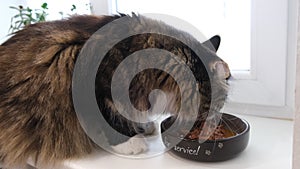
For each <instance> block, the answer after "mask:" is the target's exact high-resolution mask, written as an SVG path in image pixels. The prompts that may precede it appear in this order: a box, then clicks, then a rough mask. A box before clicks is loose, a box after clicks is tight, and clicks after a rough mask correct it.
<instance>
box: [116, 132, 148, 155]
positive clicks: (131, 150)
mask: <svg viewBox="0 0 300 169" xmlns="http://www.w3.org/2000/svg"><path fill="white" fill-rule="evenodd" d="M112 149H113V151H115V152H116V153H119V154H124V155H129V154H140V153H143V152H145V151H147V150H148V144H147V142H146V140H145V138H144V137H143V136H141V135H136V136H134V137H131V138H130V139H129V140H128V141H126V142H124V143H121V144H118V145H115V146H112Z"/></svg>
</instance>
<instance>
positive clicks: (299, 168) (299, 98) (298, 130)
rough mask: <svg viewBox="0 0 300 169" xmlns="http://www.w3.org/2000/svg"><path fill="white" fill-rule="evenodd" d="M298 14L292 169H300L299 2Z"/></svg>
mask: <svg viewBox="0 0 300 169" xmlns="http://www.w3.org/2000/svg"><path fill="white" fill-rule="evenodd" d="M298 12H299V15H298V49H297V52H298V54H297V73H296V102H295V103H296V112H295V121H294V123H295V124H294V151H293V152H294V153H293V159H294V160H293V169H300V161H299V159H300V4H299V10H298Z"/></svg>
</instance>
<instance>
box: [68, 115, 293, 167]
mask: <svg viewBox="0 0 300 169" xmlns="http://www.w3.org/2000/svg"><path fill="white" fill-rule="evenodd" d="M238 116H239V117H242V118H244V119H246V120H247V121H248V122H249V123H250V125H251V131H250V142H249V145H248V147H247V148H246V150H245V151H244V152H243V153H242V154H240V155H239V156H238V157H236V158H234V159H232V160H229V161H225V162H217V163H202V162H193V161H189V160H185V159H182V158H179V157H176V156H174V155H172V154H171V153H164V154H162V155H159V156H156V157H152V158H146V159H129V158H124V157H119V156H116V155H113V154H110V153H107V152H105V151H100V152H97V153H94V154H92V155H90V156H88V157H86V158H83V159H80V160H74V161H68V162H65V167H64V168H67V169H135V168H136V169H160V168H163V169H169V168H170V169H182V168H183V167H184V168H188V169H291V166H292V133H293V122H292V121H288V120H278V119H270V118H261V117H254V116H246V115H238Z"/></svg>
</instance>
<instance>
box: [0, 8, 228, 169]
mask: <svg viewBox="0 0 300 169" xmlns="http://www.w3.org/2000/svg"><path fill="white" fill-rule="evenodd" d="M125 16H127V15H124V14H119V15H112V16H93V15H78V16H72V17H70V18H68V19H64V20H57V21H49V22H42V23H36V24H32V25H28V26H26V27H25V28H24V29H22V30H20V31H18V32H16V33H15V34H14V35H13V36H12V37H11V38H9V39H8V40H7V41H6V42H4V43H3V44H2V45H1V46H0V95H1V97H0V161H2V163H3V166H4V167H5V168H13V167H18V168H22V167H23V166H24V165H25V164H26V161H27V160H28V158H33V159H34V161H35V164H36V165H37V166H43V165H49V164H55V163H59V162H62V161H63V160H66V159H76V158H80V157H83V156H85V155H87V154H90V153H91V152H92V151H93V150H95V149H98V148H99V147H98V145H97V144H95V143H94V142H93V141H92V140H91V139H90V138H89V137H88V136H87V134H86V133H85V131H84V130H83V128H82V127H81V125H80V123H79V121H78V119H77V116H76V113H75V110H74V106H73V101H72V75H73V70H74V66H75V63H76V60H77V57H78V55H79V54H80V52H81V50H82V48H83V46H84V45H85V43H86V42H87V40H88V39H89V38H90V37H91V36H92V35H93V34H94V33H95V32H96V31H97V30H98V29H100V28H101V27H103V26H104V25H106V24H108V23H111V22H113V21H114V20H117V19H120V18H122V17H125ZM130 18H131V19H132V20H138V21H139V22H138V24H137V25H136V28H137V29H143V28H145V27H146V26H147V25H146V24H144V23H152V24H157V25H162V26H163V27H164V28H165V29H166V30H169V31H175V32H176V33H178V34H180V35H182V36H183V37H186V39H188V40H189V41H191V42H193V43H195V44H197V45H199V48H200V49H201V51H203V52H204V54H206V55H207V56H205V58H206V59H205V61H204V62H203V63H202V62H201V61H199V59H198V60H197V59H196V57H197V56H195V53H194V52H193V51H192V50H191V49H190V48H188V47H187V46H185V45H184V44H183V43H182V42H179V41H178V40H174V39H173V38H171V37H168V36H164V35H159V34H152V33H146V34H139V35H136V36H132V37H128V38H126V39H124V40H122V41H121V42H119V43H118V44H117V45H115V46H114V47H113V48H112V49H111V50H110V51H109V52H108V53H107V54H106V57H105V59H104V60H103V61H102V62H101V65H100V66H99V68H98V73H97V76H96V80H95V88H96V90H95V94H96V98H97V103H98V106H99V109H100V110H101V112H102V114H103V116H104V118H105V119H106V120H107V122H108V123H109V124H110V125H111V126H112V127H113V128H114V129H115V130H117V131H118V132H120V133H122V134H124V135H127V136H129V139H128V140H118V139H115V138H114V136H111V135H110V134H109V133H106V137H107V140H108V142H109V144H110V145H111V146H112V149H113V150H114V151H116V152H118V153H122V154H136V153H141V152H143V151H145V150H147V145H146V144H145V143H141V142H140V140H138V139H136V138H137V137H140V136H141V135H146V134H151V133H153V132H154V130H155V129H154V128H153V127H154V125H153V124H152V123H151V122H149V123H146V124H139V123H136V122H133V121H130V120H128V119H126V118H125V117H123V116H121V115H120V114H119V113H118V111H117V110H116V107H115V106H114V102H113V100H112V98H111V93H110V91H111V86H110V83H111V81H110V79H111V78H112V74H113V72H114V71H115V69H116V67H117V66H118V64H119V63H120V62H121V61H122V60H123V59H125V58H126V56H128V55H130V54H132V53H134V52H135V51H138V50H142V49H148V48H159V49H164V50H167V51H170V52H172V53H173V54H175V55H178V56H179V57H181V58H182V59H184V60H185V62H186V64H187V65H189V67H190V69H191V70H192V71H193V73H194V74H195V75H196V76H197V79H198V80H197V83H198V86H199V93H200V97H201V104H200V106H199V112H201V113H199V118H205V117H206V116H207V112H208V110H209V108H210V107H212V109H213V110H215V111H218V110H220V109H221V108H222V106H223V104H224V102H225V100H226V96H227V91H228V84H227V79H228V78H229V77H230V70H229V67H228V65H227V63H226V62H224V61H223V60H222V59H220V58H219V57H218V56H217V55H216V54H215V52H216V51H217V49H218V47H219V45H220V37H219V36H215V37H213V38H212V39H210V41H207V42H204V43H203V44H201V43H199V42H198V41H197V40H195V39H194V38H193V37H192V36H191V35H188V34H187V33H185V32H183V31H179V30H177V29H175V28H173V27H171V26H168V25H166V24H164V23H162V22H159V21H155V20H152V19H148V18H146V17H143V16H141V15H135V14H133V16H131V17H130ZM120 29H123V28H120ZM111 34H112V35H113V34H114V30H111ZM209 44H212V45H213V46H211V45H209ZM203 64H206V65H207V66H208V67H209V70H206V69H205V66H204V65H203ZM178 71H180V70H178ZM125 74H126V72H125ZM209 74H210V75H211V77H212V82H213V83H210V81H209V77H208V75H209ZM157 88H159V89H161V90H163V91H165V92H166V93H170V94H171V96H172V97H170V98H171V99H170V100H169V101H168V107H167V108H168V109H169V112H171V113H173V115H174V116H178V110H179V102H180V101H181V100H180V95H179V93H180V89H179V87H178V85H176V81H175V80H174V79H173V78H172V76H170V75H168V74H167V73H165V72H163V71H161V70H157V69H152V70H151V69H149V70H145V71H143V72H141V73H139V74H138V75H136V76H135V77H134V79H133V80H132V82H131V84H130V88H129V94H130V100H131V102H132V104H133V105H134V106H135V107H136V108H137V109H138V110H141V111H145V110H147V109H149V107H150V106H151V105H150V102H149V100H148V96H149V93H150V92H151V91H152V90H153V89H157ZM211 89H216V90H215V91H216V92H215V93H213V92H212V90H211ZM186 94H187V95H190V97H191V98H192V97H194V96H193V95H194V94H193V91H190V93H186ZM212 95H218V98H217V102H216V104H214V105H211V97H212ZM157 102H159V101H157ZM131 115H132V116H137V115H135V114H134V113H132V114H131ZM146 116H147V115H146ZM186 116H188V114H187V115H186ZM132 144H133V145H134V146H129V145H132Z"/></svg>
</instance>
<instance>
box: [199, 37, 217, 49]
mask: <svg viewBox="0 0 300 169" xmlns="http://www.w3.org/2000/svg"><path fill="white" fill-rule="evenodd" d="M220 43H221V37H220V36H219V35H215V36H213V37H212V38H210V39H209V40H207V41H205V42H203V43H202V44H203V45H204V46H206V47H207V48H209V49H210V50H212V51H214V52H217V50H218V49H219V46H220Z"/></svg>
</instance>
